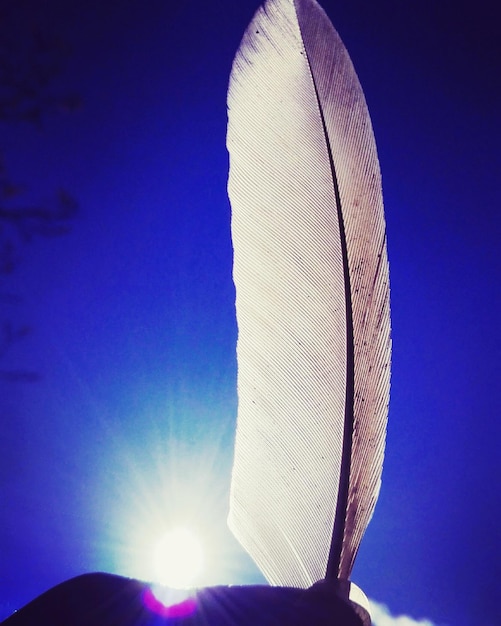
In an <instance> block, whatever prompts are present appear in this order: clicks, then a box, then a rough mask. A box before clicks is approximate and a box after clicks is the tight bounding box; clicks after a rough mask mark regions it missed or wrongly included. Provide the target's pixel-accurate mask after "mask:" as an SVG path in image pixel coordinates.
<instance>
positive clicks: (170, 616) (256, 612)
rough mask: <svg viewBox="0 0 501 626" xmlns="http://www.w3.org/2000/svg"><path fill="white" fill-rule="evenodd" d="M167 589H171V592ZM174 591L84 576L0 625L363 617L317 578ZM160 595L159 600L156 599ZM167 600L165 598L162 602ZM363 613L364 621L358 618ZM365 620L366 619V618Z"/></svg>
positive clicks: (338, 624) (202, 625)
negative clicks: (303, 585) (295, 583)
mask: <svg viewBox="0 0 501 626" xmlns="http://www.w3.org/2000/svg"><path fill="white" fill-rule="evenodd" d="M171 591H172V590H171ZM175 593H176V592H174V591H172V593H170V596H169V590H167V595H166V596H159V595H158V593H157V595H155V587H154V586H150V585H148V584H146V583H143V582H140V581H138V580H132V579H129V578H123V577H121V576H114V575H111V574H101V573H97V574H84V575H82V576H78V577H76V578H72V579H70V580H68V581H66V582H63V583H61V584H60V585H57V586H55V587H53V588H52V589H49V590H48V591H46V592H45V593H43V594H42V595H40V596H38V597H37V598H35V599H34V600H33V601H32V602H30V603H29V604H27V605H26V606H25V607H23V608H22V609H20V610H19V611H17V612H15V613H13V614H12V615H11V616H10V617H8V618H7V619H6V620H4V621H3V622H2V626H163V625H165V626H363V624H364V622H365V623H366V624H367V621H366V618H367V617H368V616H367V615H365V616H361V615H359V614H357V607H356V606H355V605H353V604H352V603H351V602H349V600H345V599H343V598H342V597H341V596H340V594H339V593H337V592H336V585H335V584H332V583H328V582H324V581H323V582H321V583H317V584H316V585H313V587H311V588H310V589H306V590H303V589H293V588H289V587H266V586H247V587H239V586H235V587H206V588H203V589H198V590H193V591H192V592H190V595H187V597H184V598H181V599H180V598H179V597H176V596H175ZM161 598H163V599H161ZM166 598H167V599H169V598H170V599H169V601H167V602H166ZM363 617H364V618H365V619H363ZM368 623H369V624H370V621H369V622H368Z"/></svg>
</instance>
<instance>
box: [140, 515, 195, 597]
mask: <svg viewBox="0 0 501 626" xmlns="http://www.w3.org/2000/svg"><path fill="white" fill-rule="evenodd" d="M152 558H153V568H154V572H155V577H156V580H157V582H158V583H160V584H161V585H165V586H167V587H175V588H179V589H183V588H188V587H191V586H193V585H194V584H196V581H197V579H198V578H199V576H200V574H201V573H202V570H203V565H204V556H203V549H202V544H201V543H200V541H199V539H198V537H197V536H196V535H195V534H194V533H193V532H192V531H190V530H189V529H187V528H182V527H181V528H174V529H172V530H170V531H168V532H166V533H165V534H164V535H162V537H161V538H160V539H159V541H158V542H157V543H156V544H155V546H154V548H153V555H152Z"/></svg>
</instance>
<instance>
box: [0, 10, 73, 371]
mask: <svg viewBox="0 0 501 626" xmlns="http://www.w3.org/2000/svg"><path fill="white" fill-rule="evenodd" d="M32 9H33V5H30V3H29V2H22V1H21V2H19V0H16V1H7V2H4V3H2V6H1V7H0V127H2V126H4V127H5V126H6V125H8V126H9V127H10V128H11V129H12V128H15V127H16V126H17V127H20V126H24V125H26V124H29V125H31V126H33V127H34V128H35V129H41V128H42V125H43V121H44V119H45V118H46V117H47V116H48V115H49V114H51V113H54V112H71V111H74V110H75V109H77V108H78V106H79V105H80V99H79V98H78V97H77V96H75V95H74V94H68V93H61V92H60V91H59V90H57V89H56V88H55V79H56V78H57V77H58V76H59V75H60V74H61V72H62V70H63V69H64V64H65V62H66V60H67V57H68V55H69V49H68V46H67V45H66V44H65V43H64V42H63V41H61V40H60V39H58V38H57V37H55V36H54V35H53V34H52V33H50V32H47V31H46V30H44V28H43V27H42V26H41V25H40V23H38V20H37V17H36V11H33V10H32ZM28 191H30V192H32V190H31V189H29V186H27V185H26V184H24V183H20V182H18V181H16V180H14V179H13V178H12V176H11V175H10V173H9V170H8V168H7V165H6V155H5V154H4V152H3V150H2V147H1V146H0V311H1V313H0V361H1V360H2V359H4V358H5V356H6V354H7V353H8V352H9V351H10V349H11V348H12V346H13V345H14V344H16V343H17V342H18V341H20V340H22V339H23V338H25V337H26V336H27V335H28V334H29V332H30V330H31V328H30V327H29V326H28V325H26V324H20V323H18V322H16V321H15V320H14V319H12V314H10V313H9V309H11V307H12V305H13V304H14V306H19V305H20V304H22V298H19V297H17V298H16V296H14V295H12V294H10V293H7V292H6V290H5V282H6V279H7V277H8V276H10V275H11V274H12V273H13V272H14V271H15V270H16V269H17V267H18V266H19V264H20V263H21V261H22V258H23V255H22V250H23V248H24V246H26V245H28V244H30V243H31V242H33V241H34V240H35V239H37V238H52V237H59V236H61V235H65V234H66V233H68V232H69V231H70V229H71V225H72V220H73V218H74V217H75V215H76V213H77V210H78V203H77V202H76V200H75V199H74V198H73V197H72V195H71V194H70V193H69V192H68V191H67V190H65V189H63V188H61V189H58V190H56V191H55V193H54V197H53V200H52V201H50V202H49V203H37V202H32V201H30V200H27V199H26V197H27V192H28ZM30 195H31V194H30ZM38 378H39V375H38V374H37V373H36V372H32V371H29V370H24V369H22V370H12V369H6V370H4V369H3V368H1V367H0V380H8V381H34V380H38Z"/></svg>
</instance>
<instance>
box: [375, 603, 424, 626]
mask: <svg viewBox="0 0 501 626" xmlns="http://www.w3.org/2000/svg"><path fill="white" fill-rule="evenodd" d="M369 602H370V605H371V614H372V623H373V625H374V626H434V624H433V622H430V620H429V619H419V620H417V619H414V618H412V617H409V616H407V615H397V616H394V615H392V614H391V613H390V611H389V610H388V607H387V606H385V605H384V604H379V602H375V601H374V600H370V601H369Z"/></svg>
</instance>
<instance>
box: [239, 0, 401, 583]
mask: <svg viewBox="0 0 501 626" xmlns="http://www.w3.org/2000/svg"><path fill="white" fill-rule="evenodd" d="M227 146H228V150H229V154H230V172H229V180H228V192H229V197H230V202H231V206H232V239H233V246H234V266H233V277H234V282H235V287H236V312H237V322H238V343H237V360H238V417H237V432H236V441H235V457H234V465H233V473H232V485H231V495H230V514H229V518H228V523H229V526H230V528H231V530H232V531H233V533H234V534H235V536H236V537H237V539H238V540H239V541H240V542H241V544H242V545H243V547H244V548H245V549H246V550H247V551H248V553H249V554H250V555H251V557H252V558H253V559H254V560H255V562H256V564H257V565H258V567H259V568H260V569H261V571H262V572H263V574H264V575H265V576H266V578H267V579H268V581H269V582H270V583H271V584H278V585H284V586H285V585H286V586H296V587H307V586H310V585H312V584H313V583H314V582H316V581H318V580H320V579H323V578H325V577H330V578H337V577H340V578H345V579H347V578H349V575H350V572H351V569H352V566H353V562H354V559H355V556H356V553H357V550H358V547H359V544H360V541H361V539H362V536H363V534H364V531H365V528H366V526H367V524H368V522H369V520H370V517H371V515H372V512H373V509H374V506H375V503H376V500H377V497H378V493H379V485H380V479H381V471H382V463H383V455H384V444H385V433H386V421H387V412H388V397H389V362H390V318H389V283H388V261H387V253H386V234H385V222H384V214H383V203H382V192H381V175H380V169H379V162H378V158H377V152H376V146H375V141H374V136H373V131H372V125H371V121H370V118H369V114H368V111H367V106H366V103H365V98H364V95H363V92H362V89H361V87H360V84H359V81H358V78H357V76H356V74H355V71H354V69H353V65H352V63H351V61H350V58H349V56H348V53H347V51H346V49H345V47H344V45H343V43H342V42H341V40H340V38H339V36H338V34H337V33H336V31H335V30H334V28H333V26H332V24H331V23H330V21H329V19H328V17H327V16H326V14H325V13H324V11H323V10H322V9H321V8H320V6H319V5H318V4H317V3H316V2H315V1H314V0H268V1H267V2H266V3H265V4H264V5H263V6H262V7H261V8H260V9H259V10H258V11H257V13H256V15H255V16H254V18H253V20H252V22H251V23H250V25H249V27H248V28H247V31H246V32H245V35H244V37H243V40H242V43H241V45H240V48H239V50H238V52H237V54H236V57H235V60H234V63H233V68H232V73H231V78H230V85H229V90H228V134H227Z"/></svg>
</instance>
